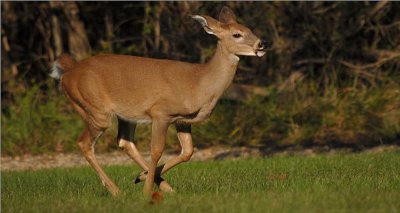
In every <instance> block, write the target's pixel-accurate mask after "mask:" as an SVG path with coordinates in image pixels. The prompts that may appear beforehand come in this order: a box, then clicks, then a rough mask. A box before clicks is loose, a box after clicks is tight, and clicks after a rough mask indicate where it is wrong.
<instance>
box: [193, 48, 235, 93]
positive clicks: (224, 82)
mask: <svg viewBox="0 0 400 213" xmlns="http://www.w3.org/2000/svg"><path fill="white" fill-rule="evenodd" d="M238 63H239V57H238V56H236V55H234V54H232V53H229V52H228V50H227V49H226V48H225V47H224V46H223V45H222V44H221V43H220V42H218V45H217V49H216V51H215V53H214V56H213V57H212V58H211V59H210V61H208V62H207V63H206V64H204V70H203V72H202V76H201V78H200V82H199V83H200V88H199V89H200V90H202V91H200V92H202V93H203V94H207V95H211V96H213V97H215V98H219V97H220V96H221V95H222V93H223V92H224V91H225V90H226V89H227V88H228V87H229V85H230V84H231V83H232V81H233V77H234V76H235V73H236V68H237V65H238Z"/></svg>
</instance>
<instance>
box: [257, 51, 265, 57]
mask: <svg viewBox="0 0 400 213" xmlns="http://www.w3.org/2000/svg"><path fill="white" fill-rule="evenodd" d="M265 53H266V52H265V51H264V50H257V51H256V56H258V57H263V56H264V55H265Z"/></svg>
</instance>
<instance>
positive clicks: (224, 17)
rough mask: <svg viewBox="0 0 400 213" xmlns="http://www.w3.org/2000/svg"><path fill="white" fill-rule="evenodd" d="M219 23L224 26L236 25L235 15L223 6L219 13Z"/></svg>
mask: <svg viewBox="0 0 400 213" xmlns="http://www.w3.org/2000/svg"><path fill="white" fill-rule="evenodd" d="M219 21H220V22H222V23H225V24H232V23H236V16H235V13H233V11H232V10H231V9H229V7H227V6H224V7H223V8H222V10H221V12H220V13H219Z"/></svg>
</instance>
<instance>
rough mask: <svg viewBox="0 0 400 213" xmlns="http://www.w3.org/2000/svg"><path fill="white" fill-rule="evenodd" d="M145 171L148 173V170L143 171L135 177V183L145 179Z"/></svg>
mask: <svg viewBox="0 0 400 213" xmlns="http://www.w3.org/2000/svg"><path fill="white" fill-rule="evenodd" d="M147 173H148V171H143V172H141V173H140V174H139V175H138V176H137V177H136V179H135V181H134V183H135V184H138V183H140V182H142V181H144V180H146V177H147Z"/></svg>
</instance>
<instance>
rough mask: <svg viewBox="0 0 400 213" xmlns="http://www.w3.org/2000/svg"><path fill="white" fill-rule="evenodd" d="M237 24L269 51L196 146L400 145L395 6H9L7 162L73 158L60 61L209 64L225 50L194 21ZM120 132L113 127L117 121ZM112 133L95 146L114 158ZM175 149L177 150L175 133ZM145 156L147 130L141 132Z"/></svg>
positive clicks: (4, 28)
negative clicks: (104, 57) (55, 72)
mask: <svg viewBox="0 0 400 213" xmlns="http://www.w3.org/2000/svg"><path fill="white" fill-rule="evenodd" d="M224 5H227V6H229V7H230V8H231V9H232V10H233V11H234V12H235V13H236V16H237V17H238V21H239V22H240V23H242V24H244V25H246V26H248V27H249V28H250V29H252V30H253V31H254V32H255V34H256V35H258V36H260V37H262V38H264V39H266V40H270V41H272V44H273V45H272V47H271V50H270V51H269V52H268V53H267V54H266V56H264V57H262V58H256V57H242V59H241V62H240V64H239V67H238V71H237V74H236V76H235V79H234V84H233V86H232V87H231V88H229V90H228V91H227V92H226V94H225V95H224V97H223V98H222V99H221V100H220V101H219V103H218V105H217V108H216V110H215V111H214V113H213V115H212V116H211V119H210V120H209V121H208V122H207V123H204V124H200V125H196V126H194V127H193V133H194V140H195V146H197V147H199V148H205V147H211V146H216V145H221V146H249V147H259V148H263V147H264V148H265V147H267V148H268V149H285V148H287V147H300V148H302V147H325V148H328V149H332V148H336V147H352V148H354V149H356V150H357V149H363V148H366V147H371V146H378V145H382V144H399V143H400V13H399V11H400V3H399V2H386V1H383V2H45V1H43V2H7V1H2V2H1V12H2V14H1V54H2V57H1V70H2V71H1V101H2V104H1V112H2V115H1V122H2V127H1V153H2V154H3V155H12V156H15V155H23V154H42V153H57V152H71V151H76V150H77V148H76V145H75V140H76V138H77V137H78V135H79V134H80V132H81V131H82V129H83V123H82V121H81V119H80V118H79V116H78V115H77V114H76V113H75V112H74V111H73V109H72V107H71V105H70V104H69V103H68V101H67V100H66V98H65V97H64V95H63V94H62V92H60V91H59V90H58V88H57V84H56V82H54V81H53V79H50V78H49V70H50V67H51V65H52V63H53V61H54V60H55V59H56V58H57V56H58V55H60V54H61V53H62V52H67V53H70V54H71V55H73V56H74V57H75V58H76V59H77V60H81V59H84V58H86V57H89V56H91V55H96V54H99V53H117V54H129V55H136V56H146V57H154V58H168V59H176V60H182V61H187V62H201V63H204V62H205V61H207V60H208V59H209V58H210V57H211V56H212V54H213V51H214V48H215V45H216V42H217V39H216V38H215V37H213V36H211V35H208V34H207V33H205V32H204V31H203V30H202V28H201V26H200V25H199V24H198V23H196V22H195V21H194V20H191V18H189V16H188V15H191V14H205V15H210V16H212V17H218V14H219V11H220V9H221V8H222V7H223V6H224ZM115 123H116V122H115ZM115 138H116V130H115V125H114V127H113V128H112V129H110V130H108V131H107V132H106V134H105V135H104V136H103V137H102V139H101V141H100V142H99V143H98V144H97V145H96V148H97V150H99V151H102V152H105V151H110V150H113V149H117V144H116V139H115ZM168 138H169V139H168V148H169V149H170V150H179V146H178V145H177V143H176V142H177V139H176V136H175V135H174V128H170V134H169V136H168ZM136 140H137V143H138V145H139V148H142V149H146V148H147V147H148V146H149V143H148V142H149V140H150V128H149V126H146V125H144V126H139V127H138V129H137V134H136Z"/></svg>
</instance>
